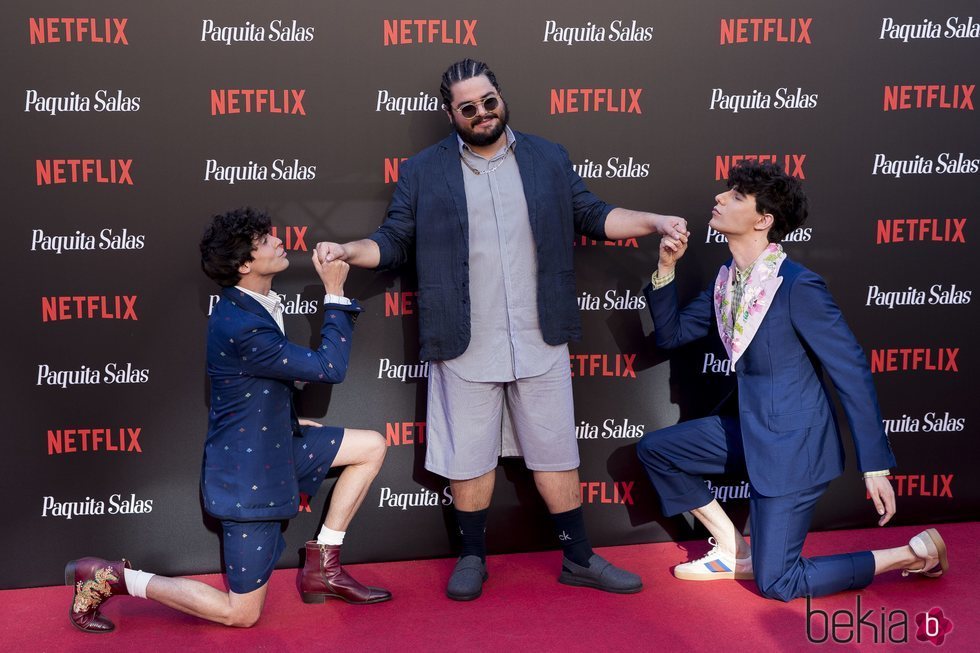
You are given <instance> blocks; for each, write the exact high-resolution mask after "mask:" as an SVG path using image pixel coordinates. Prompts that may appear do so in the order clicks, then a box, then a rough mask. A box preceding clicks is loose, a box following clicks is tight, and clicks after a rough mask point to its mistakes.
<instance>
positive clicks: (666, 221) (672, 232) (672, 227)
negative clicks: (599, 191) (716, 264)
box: [605, 208, 688, 243]
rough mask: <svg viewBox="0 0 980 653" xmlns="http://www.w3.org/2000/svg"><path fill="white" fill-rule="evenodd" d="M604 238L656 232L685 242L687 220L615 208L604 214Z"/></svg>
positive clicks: (617, 238)
mask: <svg viewBox="0 0 980 653" xmlns="http://www.w3.org/2000/svg"><path fill="white" fill-rule="evenodd" d="M605 226H606V238H607V239H608V240H619V239H621V238H638V237H640V236H648V235H650V234H653V233H658V234H660V235H662V236H670V237H671V238H674V239H677V240H683V242H685V243H686V242H687V236H688V232H687V220H685V219H684V218H679V217H677V216H676V215H659V214H657V213H646V212H644V211H632V210H630V209H623V208H615V209H613V210H612V211H610V212H609V215H608V216H606V225H605Z"/></svg>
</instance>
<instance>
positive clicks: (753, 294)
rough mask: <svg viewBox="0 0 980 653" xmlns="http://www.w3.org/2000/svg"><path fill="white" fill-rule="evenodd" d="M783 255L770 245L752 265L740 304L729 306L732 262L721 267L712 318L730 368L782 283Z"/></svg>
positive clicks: (757, 326)
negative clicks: (728, 265)
mask: <svg viewBox="0 0 980 653" xmlns="http://www.w3.org/2000/svg"><path fill="white" fill-rule="evenodd" d="M784 260H786V253H785V252H783V248H782V246H781V245H779V244H778V243H770V244H769V246H768V247H766V249H765V251H763V252H762V254H760V255H759V258H757V259H756V260H755V262H754V263H752V266H751V268H750V269H749V276H748V278H747V279H746V280H745V288H744V291H743V293H742V302H741V304H740V305H739V306H733V304H734V295H735V261H732V264H731V266H730V267H726V266H724V265H723V266H721V269H720V270H718V277H717V278H716V279H715V317H716V319H717V321H718V335H719V336H720V337H721V342H722V343H723V344H724V345H725V350H726V351H727V352H728V356H729V358H731V360H732V367H733V368H734V367H735V363H737V362H738V359H739V358H740V357H741V355H742V353H743V352H744V351H745V350H746V348H747V347H748V346H749V343H751V342H752V338H754V337H755V334H756V332H757V331H758V330H759V326H760V325H761V324H762V318H764V317H765V316H766V312H767V311H768V310H769V306H770V304H771V302H772V298H773V295H775V293H776V290H777V289H778V288H779V286H780V285H781V284H782V283H783V278H782V277H780V276H778V274H779V268H780V266H781V265H782V264H783V261H784Z"/></svg>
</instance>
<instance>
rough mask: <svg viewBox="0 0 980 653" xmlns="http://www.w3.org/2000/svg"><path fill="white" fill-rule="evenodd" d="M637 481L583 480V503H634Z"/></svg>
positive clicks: (630, 504) (629, 504)
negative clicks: (634, 490)
mask: <svg viewBox="0 0 980 653" xmlns="http://www.w3.org/2000/svg"><path fill="white" fill-rule="evenodd" d="M634 484H635V481H613V482H612V483H610V482H608V481H582V503H619V504H623V505H627V506H632V505H633V485H634Z"/></svg>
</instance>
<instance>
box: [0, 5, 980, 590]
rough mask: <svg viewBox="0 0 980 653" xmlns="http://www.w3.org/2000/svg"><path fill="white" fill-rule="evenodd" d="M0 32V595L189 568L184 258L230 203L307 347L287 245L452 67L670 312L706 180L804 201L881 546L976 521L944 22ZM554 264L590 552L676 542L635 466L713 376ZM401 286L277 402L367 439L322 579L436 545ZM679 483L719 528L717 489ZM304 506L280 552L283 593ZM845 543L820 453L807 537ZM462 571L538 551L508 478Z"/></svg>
mask: <svg viewBox="0 0 980 653" xmlns="http://www.w3.org/2000/svg"><path fill="white" fill-rule="evenodd" d="M0 13H2V16H3V20H2V21H0V34H2V38H0V51H2V54H3V59H4V61H6V62H7V63H6V65H5V66H4V68H5V73H4V76H3V83H2V85H0V112H2V121H0V123H2V129H3V133H4V146H5V156H4V165H3V175H2V176H0V183H2V191H3V200H4V204H5V207H6V209H5V220H4V238H3V242H4V245H5V247H4V252H5V256H6V259H5V260H7V261H8V262H9V263H10V266H9V267H8V268H7V269H8V272H10V274H11V279H10V284H9V286H8V290H7V291H6V293H5V297H6V298H7V299H8V300H10V301H9V302H8V303H7V306H8V311H7V314H6V317H5V319H4V326H3V333H4V337H3V342H4V345H5V346H6V348H7V349H6V356H5V359H4V365H3V369H4V373H3V374H2V375H0V383H2V395H0V396H2V397H3V399H4V411H3V412H4V421H5V424H4V426H5V428H4V430H3V431H4V436H3V448H4V455H3V461H4V463H3V464H4V469H5V472H4V474H3V475H2V480H0V483H2V491H3V496H4V497H5V501H4V504H5V508H4V514H5V516H6V518H7V521H8V523H10V524H11V525H12V527H13V529H12V532H11V535H10V536H9V537H7V538H4V541H3V544H2V545H0V547H2V557H3V559H4V560H5V564H4V565H3V567H2V569H0V586H2V587H22V586H31V585H45V584H56V583H59V582H61V578H62V569H63V565H64V562H65V561H66V560H69V559H71V558H74V557H77V556H80V555H85V554H97V555H101V556H106V557H112V558H116V557H120V556H126V557H127V558H130V559H132V560H134V561H135V562H136V563H137V564H138V565H139V566H141V567H143V568H144V569H148V570H153V571H157V572H161V573H166V574H186V573H194V572H214V571H218V570H219V569H220V546H219V537H218V534H217V531H216V524H215V522H214V521H213V520H212V519H210V518H209V517H208V516H206V514H205V513H204V511H203V510H202V507H201V500H200V494H199V491H198V480H199V474H200V464H201V451H202V443H203V440H204V436H205V433H206V425H207V410H208V401H209V399H208V390H207V378H206V375H205V367H204V344H205V334H206V323H207V319H208V314H209V313H210V311H211V310H212V309H213V307H214V304H215V302H216V301H217V297H218V288H217V287H216V286H215V285H214V284H213V283H211V282H210V281H209V280H208V279H207V278H206V277H205V276H204V275H203V273H201V271H200V264H199V257H198V250H197V245H198V241H199V238H200V235H201V232H202V230H203V227H204V225H205V224H206V222H207V221H208V220H209V218H210V216H211V215H213V214H215V213H218V212H223V211H226V210H229V209H232V208H236V207H240V206H245V205H250V206H254V207H257V208H261V209H263V210H266V211H268V212H270V213H271V215H272V216H273V217H274V223H275V233H276V235H277V236H278V237H280V238H282V239H283V241H284V243H285V247H286V248H287V249H288V250H289V254H290V257H291V261H292V264H291V265H290V268H289V269H288V270H287V271H286V272H285V273H283V274H282V275H281V276H280V277H279V278H278V279H277V283H276V286H275V289H276V290H277V291H278V292H279V293H281V294H282V295H283V297H284V300H285V302H286V307H287V308H286V313H287V316H286V331H287V333H288V334H289V336H290V337H291V338H292V339H293V340H296V341H299V342H302V343H308V344H311V345H312V344H315V343H316V337H317V332H318V328H319V324H320V320H321V316H320V303H321V302H322V297H323V292H322V286H320V285H319V284H318V282H317V278H316V275H315V273H314V271H313V267H312V263H311V261H310V255H311V251H312V249H313V247H314V245H315V243H316V242H317V241H320V240H334V241H341V242H343V241H346V240H350V239H355V238H360V237H364V236H366V235H367V234H369V233H371V232H372V231H373V230H374V229H375V228H376V227H377V226H378V225H379V224H380V223H381V221H382V219H383V217H384V213H385V208H386V205H387V203H388V200H389V198H390V196H391V193H392V190H393V188H394V184H395V183H397V181H398V170H399V164H400V163H401V162H402V161H404V160H405V158H407V157H410V156H412V155H413V154H414V153H416V152H418V151H419V150H421V149H422V148H424V147H426V146H428V145H429V144H431V143H434V142H435V141H437V140H438V139H440V138H442V137H443V136H444V135H445V134H446V133H448V132H447V130H448V121H447V118H446V115H445V113H444V112H443V111H442V110H441V108H440V102H441V101H440V98H439V92H438V88H439V81H440V76H441V74H442V72H443V70H444V69H445V68H446V67H447V66H448V65H449V64H450V63H452V62H453V61H456V60H458V59H462V58H465V57H473V58H478V59H482V60H485V61H487V62H488V63H489V64H490V66H491V68H492V69H493V70H494V71H495V72H496V74H497V78H498V80H499V82H500V84H501V87H502V92H503V96H504V97H505V99H506V100H507V102H508V104H509V107H510V110H511V125H512V126H513V127H514V128H515V129H518V130H521V131H526V132H531V133H535V134H538V135H541V136H544V137H546V138H549V139H552V140H554V141H558V142H560V143H562V144H563V145H565V147H566V148H567V149H568V151H569V152H570V155H571V157H572V160H573V163H574V164H575V167H576V170H577V171H578V172H579V174H580V175H581V176H582V177H583V178H584V179H585V180H586V182H587V183H588V185H589V187H590V189H591V190H592V191H594V192H596V193H597V194H598V195H599V196H601V197H602V198H604V199H605V200H607V201H609V202H611V203H614V204H617V205H620V206H624V207H628V208H635V209H644V210H653V211H657V212H660V213H668V214H675V215H681V216H684V217H686V218H687V219H688V220H689V223H690V229H691V232H692V244H691V247H690V250H689V253H688V255H687V256H686V257H685V260H684V261H683V262H682V264H681V265H680V268H679V280H678V283H679V284H680V291H681V294H682V296H688V297H690V296H693V295H694V294H695V293H696V292H698V291H699V290H700V289H702V288H703V287H705V286H706V285H707V284H708V283H710V282H711V280H712V279H713V278H714V275H715V273H716V272H717V270H718V267H719V265H721V264H722V263H723V262H724V261H725V260H726V258H727V256H728V251H727V248H726V245H725V239H724V237H722V236H721V235H719V234H718V233H716V232H714V231H712V230H711V229H709V228H708V227H707V221H708V218H709V217H710V211H711V207H712V206H713V204H714V200H713V198H714V195H715V194H716V193H718V192H719V191H721V190H723V189H724V179H725V177H726V174H727V171H728V169H729V167H730V166H731V165H733V164H735V163H736V162H738V161H741V160H744V159H759V160H768V161H778V162H780V163H782V164H783V165H784V166H785V168H786V169H787V170H788V171H789V172H790V173H791V174H793V175H795V176H797V177H799V178H801V179H803V180H805V188H806V189H807V192H808V194H809V197H810V200H811V206H812V212H811V218H810V220H809V222H808V223H807V224H806V225H805V226H804V227H803V228H801V229H799V230H798V231H796V232H794V233H792V234H790V235H789V236H788V237H787V238H786V242H785V247H786V249H787V250H788V252H789V253H790V255H791V256H792V257H794V258H796V259H797V260H799V261H801V262H803V263H804V264H805V265H807V266H809V267H811V268H812V269H814V270H815V271H817V272H818V273H820V274H822V275H823V276H824V277H825V278H826V279H827V281H828V284H829V286H830V288H831V291H832V292H833V293H834V295H835V297H836V298H837V300H838V302H839V303H840V305H841V307H842V309H843V312H844V315H845V316H846V317H847V319H848V322H849V324H850V326H851V327H852V329H853V330H854V331H855V333H856V335H857V337H858V339H859V341H860V342H861V344H862V345H863V347H864V348H865V352H866V354H867V358H868V363H869V365H870V366H871V369H872V371H873V373H874V378H875V382H876V386H877V389H878V392H879V395H880V399H881V407H882V413H883V417H884V420H885V428H886V430H887V431H888V433H889V435H890V438H891V442H892V446H893V448H894V450H895V453H896V455H897V457H898V460H899V466H898V467H897V468H896V469H895V470H894V476H893V484H894V487H895V488H896V492H897V494H898V516H897V517H896V518H895V520H894V523H897V524H911V523H925V522H937V521H950V520H961V519H976V518H977V516H978V509H977V506H978V498H980V479H978V478H977V477H976V475H975V468H976V461H977V456H976V451H977V448H976V445H975V440H974V437H975V436H976V434H977V420H978V417H980V415H978V412H977V404H978V402H977V401H976V390H975V387H974V385H973V383H974V382H975V379H976V370H977V363H978V356H977V340H976V336H975V334H976V319H977V312H976V308H975V306H976V302H974V297H973V293H974V291H975V290H976V288H975V286H976V284H977V274H976V271H975V267H974V266H975V260H976V256H977V249H976V245H975V243H976V240H975V239H976V238H977V223H978V222H980V215H978V211H980V191H978V188H980V129H978V122H977V112H976V111H975V104H976V103H977V102H980V94H978V93H976V92H975V90H976V87H977V82H978V81H980V71H978V68H977V65H976V62H977V61H978V58H980V47H978V46H980V12H978V11H977V6H976V3H975V2H972V1H949V2H943V3H921V2H915V1H913V0H903V1H899V2H860V3H854V2H846V1H844V0H832V1H822V2H795V3H785V2H761V1H760V2H740V3H729V2H722V1H720V0H712V1H710V2H698V3H666V2H644V1H641V0H623V1H620V2H614V3H598V4H596V3H594V2H586V1H584V0H582V1H574V2H564V3H559V4H554V3H528V2H516V1H513V0H500V1H499V2H495V3H492V4H491V5H479V6H478V5H472V4H465V3H451V2H434V1H423V0H419V1H415V2H397V1H395V0H383V1H378V2H369V3H323V2H299V1H283V2H276V3H268V2H258V1H234V2H232V1H215V2H207V3H200V2H190V1H188V0H180V1H174V2H167V3H133V2H113V1H111V0H104V1H101V2H89V3H83V4H79V3H76V2H64V1H63V2H54V1H52V2H43V3H38V2H24V1H21V0H18V1H15V2H7V3H4V6H3V8H2V10H0ZM574 246H575V257H576V259H575V264H576V270H577V279H578V292H579V306H580V308H581V316H582V320H583V322H584V333H585V336H584V339H583V340H582V341H581V342H577V343H573V344H572V346H571V357H570V360H569V364H570V366H571V372H572V376H573V377H574V388H575V401H576V413H575V421H576V424H577V427H576V435H577V437H578V440H579V444H580V450H581V455H582V467H581V479H582V500H583V502H584V505H585V510H586V517H587V520H588V524H589V528H590V532H591V536H592V539H593V541H594V543H595V544H596V545H613V544H624V543H636V542H650V541H665V540H669V539H691V538H699V537H704V536H705V534H704V532H703V531H700V530H698V529H697V528H695V527H694V526H693V525H692V524H691V522H690V521H689V520H685V519H683V518H677V519H665V518H664V517H663V516H662V515H661V514H660V512H659V507H658V505H657V502H656V497H655V496H654V493H653V491H652V489H651V487H650V486H649V483H648V481H647V480H646V478H645V476H644V475H643V473H642V471H641V468H640V466H639V464H638V463H637V461H636V460H635V454H634V448H635V447H634V445H635V443H636V441H637V439H638V438H639V437H641V436H642V434H643V433H644V432H646V431H651V430H654V429H657V428H660V427H664V426H667V425H670V424H674V423H676V422H677V421H678V420H682V419H690V418H693V417H698V416H702V415H704V414H705V413H706V412H707V411H709V410H710V409H711V407H712V406H713V405H714V404H715V403H716V401H717V400H718V399H719V398H721V397H722V396H723V395H724V393H725V392H726V391H727V389H729V388H730V387H731V386H732V384H733V383H734V377H733V376H731V375H730V369H729V363H728V360H727V359H726V358H725V356H724V354H723V351H722V350H720V349H716V348H714V347H713V346H712V345H711V344H710V343H702V344H699V345H695V346H690V347H688V348H686V349H684V350H681V351H679V352H675V353H673V354H668V353H665V352H661V351H658V350H657V349H656V348H655V347H654V346H653V339H652V336H651V330H652V325H651V322H650V319H649V316H648V315H647V312H646V306H645V302H644V299H643V298H642V295H641V292H640V290H641V288H642V287H643V285H645V283H646V282H647V280H648V279H649V275H650V273H651V271H652V270H653V267H654V265H655V262H656V257H657V240H656V239H655V238H646V239H638V240H624V241H616V242H596V241H593V240H590V239H586V238H577V239H576V240H575V241H574ZM414 284H415V275H414V270H412V269H410V268H409V269H403V270H399V271H397V272H392V273H376V272H373V271H368V270H354V271H352V273H351V275H350V280H349V283H348V294H349V295H350V296H353V297H356V298H358V299H359V300H360V301H361V302H362V303H363V305H364V306H365V308H366V311H365V314H364V315H362V316H361V319H360V320H359V321H358V324H357V330H356V333H355V343H354V351H353V360H352V365H351V369H350V371H349V373H348V375H347V380H346V381H345V382H344V383H343V384H341V385H338V386H335V387H309V388H307V389H306V390H304V391H303V394H302V396H301V397H300V399H299V402H298V407H299V410H300V412H301V413H302V414H303V415H304V416H306V417H310V418H313V419H319V420H321V421H324V422H326V423H329V424H336V425H343V426H349V427H358V428H368V429H374V430H377V431H379V432H381V433H382V434H384V436H385V437H386V438H387V442H388V445H389V451H388V457H387V461H386V463H385V466H384V469H383V470H382V471H381V474H380V475H379V477H378V479H377V480H376V482H375V483H374V485H373V487H372V489H371V491H370V494H369V495H368V496H367V499H366V500H365V502H364V505H363V507H362V508H361V511H360V512H359V513H358V515H357V517H356V519H355V520H354V523H353V524H352V526H351V530H350V533H349V535H348V538H347V545H346V546H345V560H346V561H347V562H359V561H381V560H398V559H406V558H424V557H437V556H449V555H452V552H453V550H454V547H455V544H456V542H455V541H454V537H455V536H454V534H453V528H452V527H451V525H452V523H453V520H452V500H453V498H452V495H451V493H450V491H449V490H448V489H447V483H446V482H445V481H444V480H443V479H442V478H439V477H437V476H434V475H431V474H429V473H427V472H426V471H425V470H424V469H423V466H422V461H423V457H424V452H425V446H426V415H425V394H426V389H425V383H426V375H427V372H428V368H427V364H426V362H425V361H421V360H419V356H418V345H417V335H418V328H417V303H416V287H415V285H414ZM971 379H972V380H973V381H972V382H971ZM845 428H846V427H845ZM848 447H850V445H849V444H848ZM710 482H711V487H712V489H713V491H714V492H715V495H716V496H717V498H718V499H719V500H720V501H722V502H723V505H725V506H726V507H727V508H728V509H730V510H731V511H732V512H733V514H734V515H735V516H736V517H737V519H738V520H739V521H742V522H744V520H745V517H746V514H747V500H746V499H747V496H748V483H747V481H746V480H745V479H741V478H714V479H711V481H710ZM325 489H327V488H326V487H325ZM326 496H327V493H326V492H322V493H321V494H320V495H318V496H316V497H313V498H311V499H307V498H306V497H304V500H303V502H302V507H301V511H300V514H299V516H298V517H297V518H296V519H294V520H292V521H291V522H289V523H288V524H287V525H286V526H285V529H286V537H287V541H288V542H289V547H288V551H287V554H286V555H285V556H284V557H283V559H282V561H281V565H282V566H295V565H296V564H297V563H298V560H299V550H300V549H301V547H302V543H303V542H304V541H305V540H306V539H309V538H311V537H312V536H313V535H314V534H315V533H316V531H317V529H318V526H319V523H320V521H321V520H322V517H323V513H324V506H325V501H326ZM874 521H875V515H874V511H873V508H872V506H871V505H870V504H869V503H868V502H867V500H866V497H865V493H864V487H863V483H862V482H861V480H860V478H859V476H858V474H857V473H856V470H855V469H854V464H853V456H851V457H850V459H849V470H848V473H847V474H846V475H845V476H844V477H842V478H841V479H839V480H837V481H836V482H834V484H833V485H832V486H831V489H830V491H829V492H828V493H827V495H826V496H825V498H824V499H823V501H822V503H821V504H820V506H819V509H818V512H817V515H816V519H815V524H814V526H815V528H818V529H829V528H843V527H870V526H872V525H873V524H874ZM488 540H489V546H490V549H491V551H492V552H496V553H499V552H508V551H518V550H529V549H542V548H550V547H553V546H554V542H553V535H552V533H551V525H550V522H549V520H548V519H547V518H546V510H545V508H544V505H543V503H542V502H541V500H540V498H539V497H538V496H537V493H536V491H535V490H534V485H533V481H532V479H531V476H530V474H529V473H528V472H527V470H526V469H525V468H524V467H523V465H522V464H521V463H520V461H504V462H503V464H502V465H501V466H500V468H499V470H498V481H497V486H496V491H495V496H494V503H493V510H492V512H491V518H490V524H489V530H488Z"/></svg>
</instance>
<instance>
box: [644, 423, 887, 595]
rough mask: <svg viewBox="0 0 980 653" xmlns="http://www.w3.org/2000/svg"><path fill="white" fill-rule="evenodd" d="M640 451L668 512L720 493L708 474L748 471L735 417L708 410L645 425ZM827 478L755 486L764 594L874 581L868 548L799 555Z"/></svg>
mask: <svg viewBox="0 0 980 653" xmlns="http://www.w3.org/2000/svg"><path fill="white" fill-rule="evenodd" d="M637 454H638V455H639V457H640V460H641V461H642V463H643V466H644V467H645V468H646V471H647V475H648V476H649V477H650V481H651V482H652V483H653V485H654V487H655V488H656V490H657V493H658V494H659V496H660V503H661V506H662V507H663V512H664V515H666V516H668V517H670V516H673V515H677V514H679V513H682V512H685V511H687V510H694V509H695V508H701V507H703V506H706V505H708V504H709V503H711V501H712V500H713V499H714V496H713V495H712V494H711V491H710V490H709V489H708V486H707V485H706V484H705V482H704V479H703V478H702V475H705V474H723V473H724V474H738V473H740V474H743V475H744V474H745V473H746V472H745V454H744V450H743V448H742V431H741V428H740V425H739V420H738V418H737V417H725V416H713V417H705V418H702V419H696V420H691V421H689V422H683V423H681V424H676V425H674V426H670V427H667V428H664V429H660V430H659V431H654V432H652V433H647V434H646V435H645V436H643V439H641V440H640V442H639V444H637ZM750 485H751V479H750ZM828 485H829V483H822V484H820V485H818V486H816V487H812V488H807V489H805V490H802V491H800V492H795V493H793V494H788V495H786V496H779V497H766V496H762V495H761V494H759V493H758V492H757V491H756V489H755V488H754V487H752V488H751V496H750V499H749V515H750V516H749V523H750V528H751V547H752V567H753V571H754V574H755V582H756V585H758V587H759V591H760V592H761V593H762V595H763V596H765V597H767V598H771V599H779V600H781V601H790V600H792V599H795V598H798V597H801V596H825V595H827V594H834V593H836V592H841V591H844V590H849V589H860V588H862V587H867V586H868V585H870V584H871V580H872V579H873V578H874V566H875V565H874V556H873V555H872V554H871V552H870V551H861V552H858V553H846V554H842V555H833V556H820V557H816V558H804V557H802V556H801V555H800V553H801V552H802V551H803V541H804V540H805V539H806V534H807V531H808V530H809V529H810V521H811V519H812V517H813V509H814V507H815V506H816V505H817V501H818V500H819V499H820V497H821V495H823V493H824V491H825V490H826V489H827V486H828Z"/></svg>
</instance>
